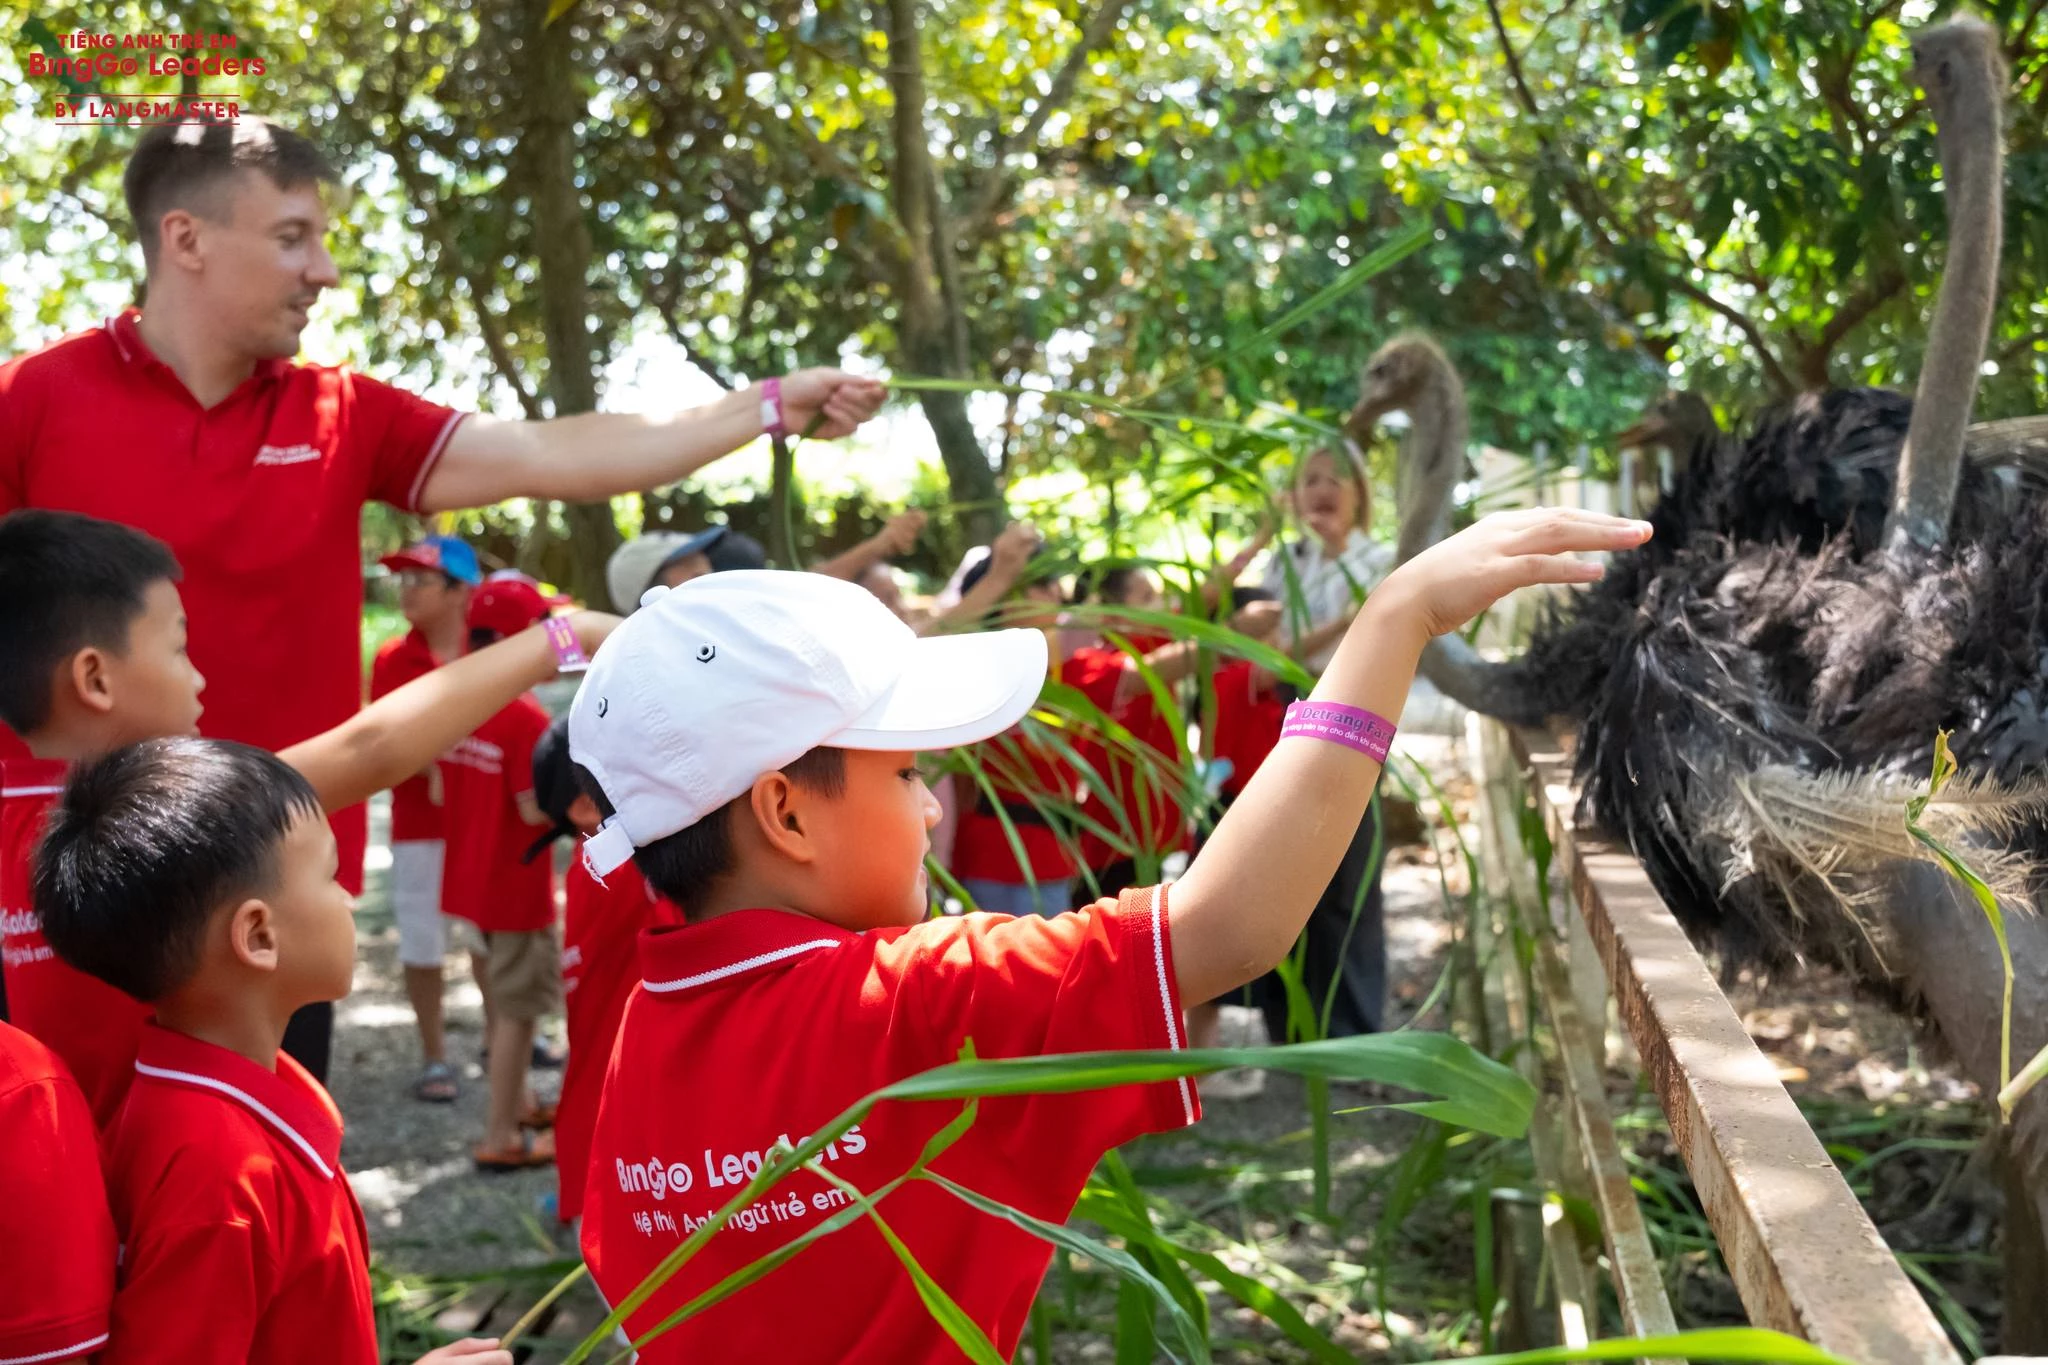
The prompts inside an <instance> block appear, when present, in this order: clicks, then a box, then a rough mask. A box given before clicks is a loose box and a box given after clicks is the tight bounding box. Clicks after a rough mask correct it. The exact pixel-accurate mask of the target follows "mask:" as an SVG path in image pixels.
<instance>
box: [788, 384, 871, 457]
mask: <svg viewBox="0 0 2048 1365" xmlns="http://www.w3.org/2000/svg"><path fill="white" fill-rule="evenodd" d="M888 396H889V390H888V389H887V388H886V387H885V386H884V385H883V384H882V382H881V381H880V380H876V379H862V378H860V377H859V376H858V375H851V374H848V373H847V372H846V371H844V370H832V369H813V370H798V371H796V372H795V373H793V374H790V375H788V376H786V377H785V378H784V379H783V381H782V424H783V425H784V426H785V427H787V428H788V429H789V430H790V431H791V432H794V433H796V434H798V435H804V434H809V435H810V436H813V437H816V438H818V439H821V440H831V439H833V438H834V437H839V436H849V435H852V434H853V431H854V429H855V428H856V427H858V426H859V425H860V424H861V423H862V422H865V421H867V420H868V418H870V417H873V416H874V415H875V414H876V413H877V412H880V411H881V409H882V400H883V399H884V398H886V397H888ZM813 420H817V422H818V426H817V429H816V430H812V428H811V423H812V421H813Z"/></svg>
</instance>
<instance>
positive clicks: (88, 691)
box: [56, 645, 114, 715]
mask: <svg viewBox="0 0 2048 1365" xmlns="http://www.w3.org/2000/svg"><path fill="white" fill-rule="evenodd" d="M56 681H57V688H58V690H59V691H60V693H62V694H64V695H68V696H69V697H70V699H71V700H72V701H74V702H76V703H77V704H78V705H80V706H82V707H84V708H85V709H86V710H88V711H93V712H96V713H98V714H100V715H106V714H107V713H108V712H109V711H112V710H113V709H114V686H113V677H112V670H111V669H110V668H109V667H108V658H107V652H106V651H105V650H103V649H101V648H100V647H99V646H98V645H87V646H85V647H84V648H83V649H81V650H79V651H78V652H77V653H76V654H73V655H72V656H71V657H70V658H68V659H66V660H65V661H64V662H63V663H61V664H59V665H57V679H56Z"/></svg>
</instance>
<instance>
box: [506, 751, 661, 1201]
mask: <svg viewBox="0 0 2048 1365" xmlns="http://www.w3.org/2000/svg"><path fill="white" fill-rule="evenodd" d="M533 795H534V799H535V800H536V801H537V802H539V804H540V808H541V812H542V813H543V814H544V815H546V816H547V817H548V818H549V819H550V820H552V821H554V828H553V829H551V830H548V831H547V832H546V833H544V834H542V835H541V836H540V838H539V839H538V840H536V841H535V842H534V845H533V847H532V848H530V849H528V850H527V855H526V856H527V857H528V858H529V859H532V858H538V857H542V856H545V855H547V854H549V852H550V851H551V850H552V849H553V848H554V843H555V840H556V839H558V838H560V837H561V836H563V835H565V834H595V833H596V832H597V827H598V825H599V823H600V819H599V816H598V813H597V804H596V803H595V802H594V801H592V800H591V799H590V797H589V796H588V795H587V794H585V793H584V792H583V791H582V790H581V789H580V788H578V787H577V785H576V771H575V764H574V763H572V762H571V761H570V759H569V718H568V717H567V716H557V717H555V719H554V722H553V723H552V724H550V725H549V726H548V730H547V733H546V734H544V735H542V736H541V739H540V743H539V744H537V745H535V746H534V750H533ZM563 880H564V881H565V883H566V894H565V895H564V896H563V902H564V911H563V915H562V1005H563V1008H564V1010H565V1012H566V1013H567V1014H568V1016H569V1057H568V1060H567V1062H566V1064H565V1065H564V1066H563V1068H562V1098H561V1101H560V1102H559V1103H558V1104H557V1106H556V1113H555V1168H556V1171H557V1173H558V1175H559V1184H558V1194H557V1198H556V1206H555V1214H556V1217H558V1218H559V1219H560V1220H561V1221H562V1222H563V1223H565V1224H566V1223H573V1222H575V1221H576V1220H577V1219H578V1218H580V1217H582V1216H583V1188H584V1185H585V1184H586V1182H587V1180H588V1178H589V1175H590V1135H591V1131H592V1130H593V1129H595V1128H596V1127H597V1102H598V1096H599V1094H600V1093H601V1092H602V1089H603V1086H604V1071H605V1066H606V1065H607V1064H608V1063H609V1062H610V1061H611V1059H612V1044H613V1043H615V1042H617V1041H618V1037H619V1020H620V1019H621V1018H622V1017H624V1015H625V1013H626V997H627V996H628V995H629V994H631V993H632V990H633V987H634V986H635V985H636V984H638V982H639V980H640V974H639V972H638V971H637V970H636V968H637V967H638V965H639V962H638V949H639V944H640V931H641V930H642V929H650V928H654V927H657V926H661V925H677V924H681V923H682V922H683V918H682V916H681V915H680V914H678V913H677V912H676V908H675V907H674V906H673V905H670V904H669V903H668V902H667V901H665V900H663V899H662V898H661V897H659V896H657V895H655V894H654V893H653V892H652V891H650V890H648V889H647V882H646V880H645V879H644V878H642V877H641V875H640V872H639V869H637V868H635V867H634V866H633V865H632V864H631V863H627V864H626V865H625V866H624V867H621V868H620V869H619V870H618V871H617V872H615V873H613V874H611V875H610V876H608V877H606V878H605V879H604V881H602V882H600V881H598V880H597V878H595V877H593V876H591V875H590V869H589V868H586V867H585V866H584V865H583V862H582V860H581V859H577V860H575V861H574V862H571V863H570V865H569V872H568V875H567V877H565V878H564V879H563Z"/></svg>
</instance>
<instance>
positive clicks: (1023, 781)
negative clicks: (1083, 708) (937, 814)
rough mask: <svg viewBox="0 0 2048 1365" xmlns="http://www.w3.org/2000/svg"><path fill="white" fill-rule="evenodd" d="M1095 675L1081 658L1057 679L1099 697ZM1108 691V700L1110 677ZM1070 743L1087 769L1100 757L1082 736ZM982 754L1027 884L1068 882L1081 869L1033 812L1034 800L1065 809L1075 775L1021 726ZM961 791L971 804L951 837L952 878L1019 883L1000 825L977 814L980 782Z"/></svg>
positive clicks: (1077, 784) (1076, 785)
mask: <svg viewBox="0 0 2048 1365" xmlns="http://www.w3.org/2000/svg"><path fill="white" fill-rule="evenodd" d="M1100 672H1101V670H1100V669H1098V668H1095V667H1094V666H1093V665H1092V664H1091V663H1090V662H1088V661H1087V660H1077V659H1068V660H1065V661H1064V662H1062V663H1061V664H1060V670H1059V675H1058V676H1059V680H1060V681H1061V682H1063V683H1065V684H1067V686H1069V687H1077V688H1080V689H1081V690H1083V691H1084V692H1086V691H1089V690H1090V689H1091V688H1093V689H1094V693H1095V694H1100V693H1101V692H1102V687H1101V684H1100V679H1099V678H1098V676H1097V675H1098V674H1099V673H1100ZM1109 692H1110V695H1111V696H1113V695H1114V692H1115V685H1114V680H1113V679H1112V680H1111V684H1110V689H1109ZM1092 699H1093V696H1092V695H1091V700H1092ZM1098 704H1102V703H1098ZM1068 739H1069V742H1070V744H1071V746H1072V747H1073V748H1074V750H1075V751H1076V752H1077V753H1079V754H1080V755H1081V756H1082V757H1084V758H1086V759H1087V760H1088V761H1089V762H1090V763H1091V764H1094V763H1096V761H1097V760H1098V759H1099V757H1100V752H1101V751H1100V748H1099V747H1097V746H1095V745H1093V744H1091V743H1090V742H1089V741H1088V740H1087V739H1086V738H1084V737H1082V736H1080V735H1078V734H1075V735H1069V736H1068ZM980 749H981V761H982V766H983V768H984V769H985V770H986V772H987V775H988V779H989V785H990V786H992V787H994V788H995V792H996V799H997V800H1000V801H1001V802H1003V804H1004V805H1005V806H1008V807H1010V808H1011V809H1010V821H1011V824H1012V825H1013V826H1014V827H1015V829H1016V831H1017V840H1018V842H1019V843H1021V844H1023V846H1024V856H1025V857H1026V858H1027V859H1029V860H1030V866H1031V876H1032V879H1033V880H1034V881H1040V882H1044V881H1058V880H1061V879H1063V878H1067V877H1071V876H1074V875H1075V874H1076V873H1077V872H1079V871H1080V870H1081V869H1080V865H1079V864H1078V863H1076V862H1075V860H1074V845H1073V843H1072V842H1071V834H1070V835H1069V838H1068V839H1062V838H1061V837H1060V834H1059V832H1058V831H1056V830H1055V829H1054V828H1053V826H1052V825H1050V824H1048V823H1046V822H1045V820H1044V818H1043V817H1042V816H1040V815H1038V814H1037V812H1038V806H1037V804H1035V803H1034V801H1033V799H1032V798H1033V797H1036V798H1037V800H1038V801H1041V802H1044V801H1050V802H1052V803H1054V804H1056V805H1059V806H1065V805H1070V804H1071V803H1072V802H1073V800H1074V797H1075V795H1076V794H1077V793H1078V792H1079V791H1080V790H1081V779H1080V775H1079V774H1078V773H1076V772H1075V771H1074V769H1073V766H1072V765H1071V764H1069V763H1068V762H1067V761H1066V759H1065V758H1064V757H1062V756H1061V754H1060V753H1059V751H1058V750H1055V749H1050V748H1041V747H1040V746H1038V745H1036V744H1033V743H1031V742H1030V741H1029V740H1028V739H1026V738H1025V735H1024V731H1023V729H1022V728H1021V727H1019V728H1016V729H1012V730H1008V731H1005V732H1004V733H1003V734H1001V735H998V736H997V737H996V738H994V739H992V740H989V741H988V742H987V743H985V744H983V745H981V746H980ZM963 790H965V791H966V792H967V793H968V796H967V800H968V802H969V804H968V805H967V807H966V808H965V809H964V810H962V811H961V812H960V825H959V829H958V830H957V831H956V832H955V834H954V836H953V866H952V869H951V870H952V873H953V875H954V876H956V877H961V878H970V877H971V878H976V879H979V880H984V881H992V882H1007V883H1011V884H1017V883H1021V882H1022V881H1023V880H1024V875H1023V872H1022V871H1021V869H1019V867H1018V866H1017V853H1016V850H1015V849H1013V848H1011V847H1010V839H1009V835H1008V834H1007V833H1006V832H1005V830H1004V829H1003V822H1002V821H1001V820H999V819H997V818H996V817H995V815H993V814H990V813H984V812H983V811H982V810H981V809H980V808H979V807H980V803H981V801H982V800H983V799H984V795H985V794H984V793H983V792H982V789H981V787H980V786H979V785H978V784H970V785H968V786H966V787H965V788H963Z"/></svg>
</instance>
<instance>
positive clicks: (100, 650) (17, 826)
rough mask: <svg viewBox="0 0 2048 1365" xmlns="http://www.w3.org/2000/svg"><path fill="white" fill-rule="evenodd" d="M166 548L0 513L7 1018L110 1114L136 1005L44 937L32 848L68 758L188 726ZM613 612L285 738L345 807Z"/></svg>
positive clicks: (191, 694) (530, 635)
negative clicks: (8, 753) (19, 744)
mask: <svg viewBox="0 0 2048 1365" xmlns="http://www.w3.org/2000/svg"><path fill="white" fill-rule="evenodd" d="M178 578H179V569H178V563H177V560H176V559H175V558H173V557H172V555H171V552H170V551H169V550H168V549H166V548H165V547H164V546H163V545H162V544H161V543H160V542H158V541H156V540H154V539H152V538H151V537H149V536H147V535H144V534H143V533H141V532H139V531H135V530H132V529H130V528H129V527H126V526H121V525H117V524H116V523H114V522H110V521H101V520H99V519H97V518H94V517H86V516H81V515H79V514H77V513H72V512H54V511H42V510H27V511H20V512H13V513H9V514H8V515H7V516H5V517H0V721H4V722H5V723H6V724H7V725H9V726H11V727H12V728H13V729H14V730H15V731H16V732H17V733H18V734H20V735H21V737H22V738H23V740H24V741H25V742H26V743H27V745H28V747H29V750H30V752H31V753H32V754H33V755H34V757H33V759H31V760H28V761H25V762H16V761H12V760H10V761H9V762H7V763H6V765H5V781H4V784H0V933H4V937H0V948H4V966H5V971H6V973H7V984H8V993H9V996H10V1008H11V1011H12V1015H13V1022H14V1023H15V1024H16V1025H17V1026H19V1027H20V1028H22V1029H23V1030H24V1031H26V1032H28V1033H31V1034H33V1035H35V1036H36V1037H37V1038H38V1039H40V1040H41V1041H42V1042H43V1043H44V1044H46V1045H47V1046H48V1047H49V1048H50V1049H51V1050H52V1051H53V1052H55V1053H56V1054H57V1055H58V1056H59V1057H61V1058H63V1059H64V1062H65V1064H66V1065H67V1066H68V1067H69V1068H70V1070H71V1073H72V1075H73V1076H74V1077H75V1078H76V1080H77V1082H78V1085H79V1087H80V1089H82V1090H83V1091H84V1092H85V1095H86V1098H87V1100H88V1102H89V1103H90V1105H91V1107H92V1110H93V1117H94V1119H95V1121H96V1122H97V1123H99V1124H100V1125H101V1126H102V1127H105V1126H106V1125H107V1124H108V1123H109V1122H111V1121H112V1119H113V1117H114V1115H115V1113H116V1111H117V1110H118V1109H119V1107H120V1103H121V1098H122V1096H123V1095H124V1094H125V1093H126V1091H127V1088H128V1085H129V1082H130V1080H131V1078H132V1077H133V1076H134V1074H135V1073H134V1061H135V1049H136V1045H137V1042H138V1040H139V1038H140V1036H141V1031H142V1023H143V1020H144V1019H146V1018H147V1017H148V1014H149V1009H148V1006H147V1005H146V1004H144V1003H142V1002H140V1001H138V1000H136V999H135V998H134V997H132V996H130V995H127V994H125V993H124V992H122V991H120V990H118V989H115V988H113V987H111V986H109V985H107V984H106V983H105V982H104V981H102V980H99V979H96V978H94V977H91V976H88V975H86V974H84V973H82V972H79V971H77V970H75V969H74V968H72V967H71V966H69V965H67V964H66V963H65V962H64V961H63V960H62V959H61V957H59V956H58V955H57V954H55V953H53V952H52V951H51V948H50V945H49V944H48V943H46V942H45V941H44V938H43V934H42V932H41V926H40V923H39V920H38V915H37V909H38V907H37V906H36V905H35V902H34V900H33V899H32V896H31V892H30V888H29V879H28V875H27V874H28V862H29V858H30V854H31V850H32V849H33V848H34V846H35V841H36V839H37V837H38V836H39V835H40V833H41V830H42V825H43V820H44V816H45V813H46V812H47V810H48V808H49V806H50V804H51V802H52V800H53V799H54V798H55V797H56V795H57V793H58V792H59V791H60V790H61V789H62V786H63V782H64V779H65V775H66V772H67V769H68V767H69V765H70V764H72V763H76V762H80V761H85V760H89V759H93V758H97V757H100V756H101V755H104V754H106V753H109V752H111V751H113V750H115V749H118V748H120V747H121V746H123V745H126V744H131V743H134V742H136V741H138V740H143V739H153V738H159V737H162V736H169V735H189V734H192V733H193V732H194V731H195V729H196V728H197V725H198V721H199V714H200V710H201V706H200V701H199V695H200V692H201V689H203V688H204V686H205V680H204V679H203V678H201V677H200V676H199V674H198V673H197V672H196V671H195V670H194V669H193V667H192V663H191V660H190V659H189V658H187V657H186V654H185V613H184V607H183V605H182V602H181V600H180V598H179V595H178V586H177V584H178ZM616 623H617V618H616V617H611V616H604V615H600V614H597V613H593V612H579V613H577V614H576V615H575V616H574V617H573V618H565V620H564V621H563V622H562V623H561V625H560V627H559V630H560V631H561V632H562V633H561V634H551V633H550V632H549V631H543V630H533V631H529V632H527V633H526V634H525V635H524V636H522V637H521V638H520V639H519V640H517V641H513V642H508V643H507V644H506V645H504V646H503V647H502V648H499V649H494V650H488V651H485V652H483V653H480V654H475V655H472V656H470V657H468V658H465V659H462V660H459V661H457V662H456V663H453V664H450V665H449V666H448V667H446V668H443V669H439V670H436V671H435V672H434V673H432V674H430V675H428V676H427V677H424V678H421V679H419V680H417V681H415V682H412V683H409V684H407V685H406V686H404V687H402V688H400V689H398V690H397V691H396V692H393V693H392V694H390V695H389V696H387V697H384V698H383V699H381V700H380V701H377V702H375V703H372V704H371V705H370V706H368V707H366V708H364V709H363V710H362V711H360V712H358V713H357V714H356V715H355V716H353V717H351V718H350V719H349V720H348V721H346V722H344V723H343V724H341V725H339V726H336V727H335V728H334V729H332V730H330V731H328V732H327V733H325V734H322V735H316V736H314V737H313V738H312V739H309V740H306V741H305V742H303V743H300V744H295V745H293V746H292V747H291V748H289V749H287V750H285V752H284V754H283V758H284V760H285V761H286V762H287V763H289V764H290V765H291V766H292V767H294V768H296V769H298V770H299V771H300V772H301V773H303V774H304V775H305V776H306V779H307V780H308V781H309V782H310V783H311V784H312V786H313V790H314V791H315V792H316V793H317V794H318V796H319V799H320V801H321V803H322V805H323V806H324V807H325V808H326V809H328V810H339V809H341V808H343V807H346V806H351V805H354V804H355V803H357V802H359V801H362V800H365V799H366V798H368V797H369V795H370V794H371V793H372V792H375V791H378V790H380V789H382V788H384V787H388V786H390V785H391V784H392V783H393V782H395V781H397V780H399V779H400V778H402V777H405V776H407V775H408V774H411V773H414V772H417V771H418V770H419V769H420V768H421V767H423V766H424V765H425V764H426V762H427V760H428V759H429V758H430V757H432V756H433V755H434V754H435V753H437V752H439V751H440V750H442V749H444V748H446V747H447V746H448V745H449V744H451V743H453V742H454V741H455V739H456V738H458V737H459V736H461V735H462V734H464V733H466V732H468V731H469V730H470V729H472V728H474V727H475V726H476V724H477V723H478V722H479V721H481V720H483V719H484V718H485V717H487V716H489V715H490V714H491V712H492V711H494V710H496V709H497V708H498V707H500V706H502V705H503V704H504V702H505V700H506V699H508V698H511V697H515V696H517V695H518V694H519V692H520V691H521V689H523V688H525V687H528V686H531V685H532V684H533V683H536V682H539V681H541V680H542V679H544V678H546V677H548V676H550V675H552V674H553V673H554V672H555V670H556V667H557V665H558V663H559V662H560V661H561V660H562V659H563V658H564V657H571V658H573V660H575V661H576V663H577V666H580V663H581V661H582V659H583V658H584V655H585V654H586V653H587V651H589V650H591V649H594V648H595V647H596V645H597V643H598V642H599V641H601V640H602V639H603V638H604V637H605V635H606V634H608V633H609V632H610V629H611V627H612V626H613V625H614V624H616Z"/></svg>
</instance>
